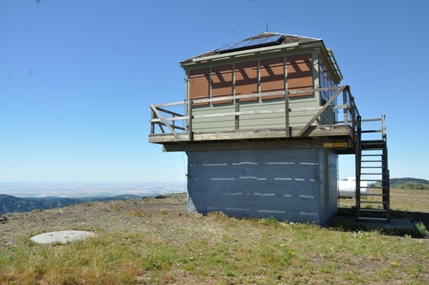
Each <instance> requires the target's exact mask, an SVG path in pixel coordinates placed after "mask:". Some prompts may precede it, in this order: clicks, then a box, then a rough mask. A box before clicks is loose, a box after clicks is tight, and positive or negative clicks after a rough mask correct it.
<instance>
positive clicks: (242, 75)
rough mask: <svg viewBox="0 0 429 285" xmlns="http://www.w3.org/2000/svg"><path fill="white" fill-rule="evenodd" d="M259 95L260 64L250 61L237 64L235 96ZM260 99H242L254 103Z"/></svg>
mask: <svg viewBox="0 0 429 285" xmlns="http://www.w3.org/2000/svg"><path fill="white" fill-rule="evenodd" d="M257 93H258V63H257V61H256V60H255V61H248V62H241V63H236V64H235V95H249V94H257ZM257 99H258V98H256V97H255V98H247V99H240V101H241V102H243V101H254V100H257Z"/></svg>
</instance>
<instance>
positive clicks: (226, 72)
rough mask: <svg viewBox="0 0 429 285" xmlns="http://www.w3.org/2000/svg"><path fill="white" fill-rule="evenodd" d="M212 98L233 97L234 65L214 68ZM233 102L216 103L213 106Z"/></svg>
mask: <svg viewBox="0 0 429 285" xmlns="http://www.w3.org/2000/svg"><path fill="white" fill-rule="evenodd" d="M211 80H212V98H219V97H222V96H232V64H227V65H221V66H213V67H212V72H211ZM230 102H232V100H222V101H214V102H213V104H222V103H230Z"/></svg>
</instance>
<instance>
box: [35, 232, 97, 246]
mask: <svg viewBox="0 0 429 285" xmlns="http://www.w3.org/2000/svg"><path fill="white" fill-rule="evenodd" d="M93 236H95V234H94V233H92V232H86V231H58V232H49V233H43V234H40V235H37V236H34V237H32V238H30V240H32V241H33V242H35V243H40V244H47V243H62V244H66V243H67V242H70V241H74V240H84V239H87V238H89V237H93Z"/></svg>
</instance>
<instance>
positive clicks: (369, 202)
mask: <svg viewBox="0 0 429 285" xmlns="http://www.w3.org/2000/svg"><path fill="white" fill-rule="evenodd" d="M360 202H361V203H365V204H386V202H382V201H365V200H360Z"/></svg>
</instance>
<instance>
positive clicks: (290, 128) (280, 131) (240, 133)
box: [149, 86, 359, 153]
mask: <svg viewBox="0 0 429 285" xmlns="http://www.w3.org/2000/svg"><path fill="white" fill-rule="evenodd" d="M327 90H328V91H329V90H331V91H334V92H335V94H334V95H333V96H332V97H331V98H330V99H329V100H328V101H327V102H326V103H325V104H324V105H323V106H314V107H302V108H290V107H289V99H288V95H289V93H290V94H292V93H297V92H298V93H299V92H322V91H327ZM277 93H278V92H277ZM277 93H276V95H279V94H277ZM280 93H282V94H280V95H282V96H284V102H283V103H284V105H282V104H279V109H276V110H252V111H246V112H243V111H239V110H236V112H227V113H216V114H203V115H195V114H193V104H195V103H212V102H214V101H217V100H225V99H228V100H229V99H231V100H234V101H235V102H236V104H237V106H238V104H239V102H240V100H242V99H248V98H256V99H258V100H260V99H261V98H267V97H268V96H273V94H272V93H263V94H253V95H239V96H229V97H222V98H211V99H200V100H188V101H183V102H174V103H166V104H159V105H151V106H150V108H151V110H152V116H151V120H150V123H151V131H150V134H149V142H150V143H157V144H162V145H163V146H164V150H165V151H191V150H194V151H197V150H200V149H201V148H205V147H207V146H209V145H212V146H210V148H215V149H219V148H223V147H224V146H225V143H228V144H230V145H236V143H235V142H239V143H240V145H241V147H240V149H243V142H248V143H250V144H248V145H249V146H248V147H250V148H257V147H258V145H261V143H260V142H261V141H262V142H263V143H262V144H263V145H267V144H270V143H269V141H272V145H273V146H272V147H276V148H279V147H283V146H284V145H287V144H285V141H292V142H293V144H294V145H295V146H296V143H295V142H296V141H297V140H300V141H306V143H305V144H307V145H308V144H310V145H314V143H315V142H314V141H317V143H318V144H320V145H321V146H323V147H332V148H338V149H343V150H344V151H345V152H344V153H348V152H349V151H350V150H352V149H353V147H354V141H355V138H356V117H357V116H358V115H359V112H358V110H357V107H356V104H355V102H354V98H353V96H352V95H351V92H350V88H349V86H336V87H329V88H316V89H309V90H299V91H290V92H289V91H288V92H280ZM341 93H342V94H343V96H339V95H340V94H341ZM335 100H337V101H335ZM334 102H335V103H334ZM180 105H184V106H185V114H180V113H178V112H176V111H172V110H168V109H167V108H170V107H177V106H180ZM237 109H238V108H237ZM310 109H311V110H312V111H313V112H314V116H313V117H310V118H309V120H308V121H306V122H304V123H303V124H302V125H300V126H295V125H293V124H291V123H290V119H289V117H290V114H291V113H299V112H305V111H309V110H310ZM329 109H330V110H333V111H336V112H338V113H339V114H338V115H339V116H338V117H339V118H338V119H340V120H338V119H335V123H334V124H317V123H319V118H320V116H321V115H322V114H323V113H324V112H325V111H326V110H329ZM186 110H187V111H186ZM276 113H278V114H283V115H284V119H283V120H284V123H283V126H281V125H282V124H280V126H279V127H275V128H269V127H268V128H258V127H257V126H255V128H251V129H248V128H244V129H241V128H240V127H239V125H240V124H239V120H240V117H241V116H249V115H261V114H276ZM220 117H223V118H224V117H233V118H235V120H236V123H235V127H232V128H230V129H226V130H225V129H222V128H221V129H217V128H216V126H213V129H211V127H210V126H208V127H207V131H206V129H204V130H201V128H200V129H198V130H197V129H195V130H194V128H193V124H194V123H193V122H194V120H197V119H214V118H220ZM180 123H181V125H180ZM255 125H256V124H255ZM156 127H158V129H159V131H160V133H157V132H156V130H157V128H156ZM278 141H281V142H282V143H281V144H280V145H279V144H278V143H277V142H278ZM220 142H222V143H220ZM203 145H204V147H203ZM274 145H275V146H274Z"/></svg>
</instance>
